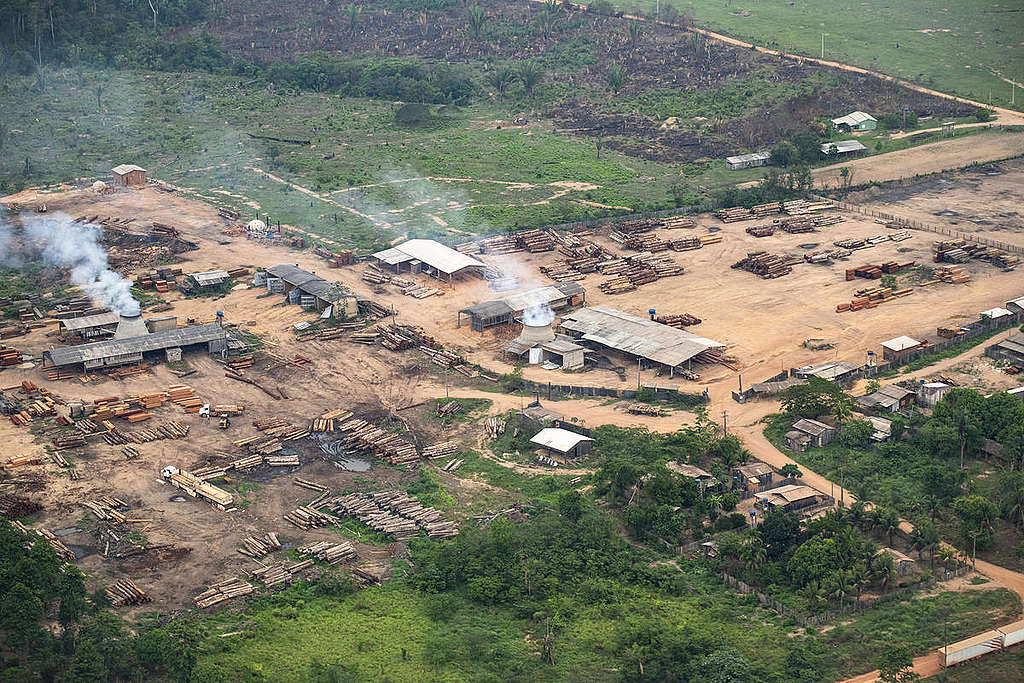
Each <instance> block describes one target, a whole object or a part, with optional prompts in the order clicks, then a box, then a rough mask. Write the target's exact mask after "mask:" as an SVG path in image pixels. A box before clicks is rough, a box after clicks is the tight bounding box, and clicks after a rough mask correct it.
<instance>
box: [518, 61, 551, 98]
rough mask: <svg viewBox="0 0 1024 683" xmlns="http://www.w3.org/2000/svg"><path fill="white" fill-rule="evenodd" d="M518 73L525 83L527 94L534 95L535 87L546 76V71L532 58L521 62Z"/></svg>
mask: <svg viewBox="0 0 1024 683" xmlns="http://www.w3.org/2000/svg"><path fill="white" fill-rule="evenodd" d="M516 75H517V76H519V80H520V81H521V82H522V84H523V88H524V89H525V90H526V94H527V95H529V96H530V97H533V88H534V86H535V85H537V84H538V83H540V81H541V79H542V78H544V71H543V70H542V69H541V68H540V67H539V66H537V63H536V62H535V61H533V60H532V59H528V60H525V61H522V62H519V68H518V69H517V70H516Z"/></svg>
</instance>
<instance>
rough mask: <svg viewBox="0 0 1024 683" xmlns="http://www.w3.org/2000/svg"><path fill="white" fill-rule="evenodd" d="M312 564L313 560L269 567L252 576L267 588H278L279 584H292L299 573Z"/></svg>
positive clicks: (253, 572)
mask: <svg viewBox="0 0 1024 683" xmlns="http://www.w3.org/2000/svg"><path fill="white" fill-rule="evenodd" d="M312 564H313V560H302V561H300V562H296V563H294V564H276V565H269V566H265V567H260V568H259V569H254V570H252V572H250V576H251V577H252V578H253V579H255V580H256V581H261V582H262V583H263V585H265V586H267V587H270V586H276V585H277V584H279V583H291V582H292V581H294V580H295V579H296V578H297V577H298V574H299V572H301V571H302V570H303V569H306V568H307V567H309V566H311V565H312Z"/></svg>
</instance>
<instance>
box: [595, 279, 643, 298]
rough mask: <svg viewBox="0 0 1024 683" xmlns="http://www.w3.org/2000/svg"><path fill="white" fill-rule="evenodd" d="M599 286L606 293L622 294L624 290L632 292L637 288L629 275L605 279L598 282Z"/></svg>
mask: <svg viewBox="0 0 1024 683" xmlns="http://www.w3.org/2000/svg"><path fill="white" fill-rule="evenodd" d="M597 288H598V289H600V290H601V291H602V292H604V293H605V294H622V293H623V292H632V291H633V290H634V289H636V285H635V284H633V282H632V280H630V279H629V278H628V277H626V276H621V277H614V278H612V279H610V280H605V281H604V282H602V283H600V284H598V285H597Z"/></svg>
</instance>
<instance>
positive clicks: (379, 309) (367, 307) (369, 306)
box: [358, 299, 391, 318]
mask: <svg viewBox="0 0 1024 683" xmlns="http://www.w3.org/2000/svg"><path fill="white" fill-rule="evenodd" d="M358 307H359V312H360V313H362V314H363V315H368V316H369V315H372V316H374V317H376V318H386V317H388V316H389V315H391V308H389V307H387V306H384V305H383V304H379V303H377V302H376V301H373V300H372V299H359V300H358Z"/></svg>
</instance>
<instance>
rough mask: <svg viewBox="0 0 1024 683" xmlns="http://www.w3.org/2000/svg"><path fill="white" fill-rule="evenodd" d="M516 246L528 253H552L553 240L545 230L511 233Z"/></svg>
mask: <svg viewBox="0 0 1024 683" xmlns="http://www.w3.org/2000/svg"><path fill="white" fill-rule="evenodd" d="M513 237H514V239H515V241H516V244H517V245H518V246H520V247H522V248H523V249H526V251H528V252H530V253H538V252H542V251H553V250H554V248H555V240H554V238H553V237H552V236H551V233H550V232H549V231H547V230H520V231H519V232H516V233H513Z"/></svg>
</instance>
